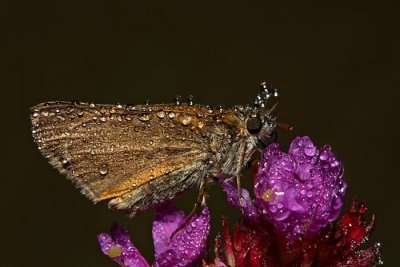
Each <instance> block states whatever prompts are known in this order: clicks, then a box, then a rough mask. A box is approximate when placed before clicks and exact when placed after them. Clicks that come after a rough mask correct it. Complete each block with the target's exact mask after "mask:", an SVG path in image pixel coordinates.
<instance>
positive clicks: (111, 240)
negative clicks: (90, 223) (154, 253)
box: [97, 224, 150, 267]
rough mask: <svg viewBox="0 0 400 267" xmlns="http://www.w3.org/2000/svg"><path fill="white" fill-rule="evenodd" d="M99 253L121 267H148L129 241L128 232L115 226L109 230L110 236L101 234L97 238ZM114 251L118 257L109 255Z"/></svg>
mask: <svg viewBox="0 0 400 267" xmlns="http://www.w3.org/2000/svg"><path fill="white" fill-rule="evenodd" d="M97 240H98V242H99V244H100V248H101V251H102V252H103V253H104V254H105V255H106V256H108V257H110V258H111V259H112V260H113V261H115V262H116V263H118V264H119V265H120V266H123V267H134V266H136V267H149V266H150V265H149V264H148V263H147V261H146V260H145V259H144V258H143V256H142V255H141V254H140V252H139V251H138V250H137V248H136V247H135V246H134V245H133V243H132V242H131V240H130V237H129V234H128V232H127V231H126V230H125V229H123V228H122V227H121V226H119V225H117V224H115V225H113V227H112V229H111V235H110V234H107V233H101V234H99V235H98V236H97ZM112 249H116V250H118V251H119V253H117V254H119V255H110V251H111V250H112Z"/></svg>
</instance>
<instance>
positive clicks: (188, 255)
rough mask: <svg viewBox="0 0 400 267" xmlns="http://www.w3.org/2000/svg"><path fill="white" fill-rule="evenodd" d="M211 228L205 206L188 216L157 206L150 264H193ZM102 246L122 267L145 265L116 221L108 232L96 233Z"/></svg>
mask: <svg viewBox="0 0 400 267" xmlns="http://www.w3.org/2000/svg"><path fill="white" fill-rule="evenodd" d="M209 231H210V214H209V211H208V208H207V207H204V208H203V209H202V211H201V214H200V215H194V216H192V217H191V218H187V217H186V216H185V214H184V213H183V212H182V211H179V210H177V209H176V208H175V207H174V206H173V205H172V204H170V203H167V204H165V205H163V206H162V207H160V208H159V209H158V210H157V211H156V214H155V220H154V222H153V240H154V247H155V262H154V264H153V266H160V267H162V266H190V265H191V264H195V263H196V262H197V261H198V260H199V259H200V257H201V255H202V253H203V252H204V250H205V248H206V241H207V239H208V234H209ZM98 241H99V243H100V247H101V250H102V251H103V253H104V254H105V255H107V256H109V257H110V258H111V259H112V260H113V261H115V262H117V263H118V264H119V265H120V266H123V267H133V266H136V267H147V266H150V265H149V263H148V262H147V261H146V260H145V259H144V258H143V256H142V255H141V254H140V252H139V251H138V250H137V248H136V247H135V246H134V245H133V243H132V242H131V240H130V237H129V234H128V232H127V231H126V230H124V229H122V228H121V227H120V226H117V225H115V226H114V227H113V228H112V229H111V234H108V233H101V234H99V235H98Z"/></svg>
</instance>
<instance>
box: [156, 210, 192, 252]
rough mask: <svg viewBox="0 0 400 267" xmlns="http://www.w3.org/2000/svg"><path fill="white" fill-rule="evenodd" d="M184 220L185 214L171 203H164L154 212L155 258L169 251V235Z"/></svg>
mask: <svg viewBox="0 0 400 267" xmlns="http://www.w3.org/2000/svg"><path fill="white" fill-rule="evenodd" d="M185 218H186V216H185V213H184V212H183V211H181V210H178V209H177V208H176V207H175V206H174V205H173V204H172V203H166V204H164V205H162V206H160V207H159V208H158V209H157V210H156V212H155V215H154V221H153V229H152V234H153V242H154V250H155V258H157V257H158V256H159V255H160V254H161V253H163V252H164V251H166V250H168V249H169V245H170V242H171V235H172V234H173V233H174V231H175V230H176V229H177V228H178V226H180V225H181V224H182V223H184V222H185Z"/></svg>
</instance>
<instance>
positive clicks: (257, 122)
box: [247, 117, 262, 134]
mask: <svg viewBox="0 0 400 267" xmlns="http://www.w3.org/2000/svg"><path fill="white" fill-rule="evenodd" d="M261 128H262V121H261V119H260V118H259V117H253V118H250V119H248V120H247V131H249V133H251V134H256V133H258V132H259V131H260V130H261Z"/></svg>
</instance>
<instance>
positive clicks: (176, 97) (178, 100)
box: [174, 95, 181, 106]
mask: <svg viewBox="0 0 400 267" xmlns="http://www.w3.org/2000/svg"><path fill="white" fill-rule="evenodd" d="M174 103H175V105H177V106H179V105H180V104H181V96H179V95H177V96H175V98H174Z"/></svg>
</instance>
